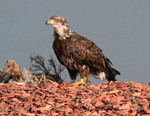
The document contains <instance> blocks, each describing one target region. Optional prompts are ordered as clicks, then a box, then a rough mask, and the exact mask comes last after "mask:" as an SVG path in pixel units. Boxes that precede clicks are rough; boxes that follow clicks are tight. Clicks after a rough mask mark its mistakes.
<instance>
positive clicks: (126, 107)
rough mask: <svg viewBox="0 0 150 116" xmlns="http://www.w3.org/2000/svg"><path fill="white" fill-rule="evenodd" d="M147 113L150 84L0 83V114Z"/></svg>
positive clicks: (82, 115) (76, 115)
mask: <svg viewBox="0 0 150 116" xmlns="http://www.w3.org/2000/svg"><path fill="white" fill-rule="evenodd" d="M62 115H64V116H99V115H101V116H149V115H150V85H144V84H140V83H134V82H118V81H116V82H110V83H103V84H99V85H78V86H77V85H75V86H74V85H71V84H68V83H66V82H63V83H62V84H61V85H58V84H57V83H54V82H47V83H44V84H41V85H36V86H35V85H34V86H33V85H30V84H22V85H19V84H18V83H17V82H12V83H7V84H4V83H0V116H62Z"/></svg>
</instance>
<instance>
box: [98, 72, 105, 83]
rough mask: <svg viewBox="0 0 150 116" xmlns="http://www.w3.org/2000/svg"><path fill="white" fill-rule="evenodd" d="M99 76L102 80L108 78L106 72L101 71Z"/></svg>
mask: <svg viewBox="0 0 150 116" xmlns="http://www.w3.org/2000/svg"><path fill="white" fill-rule="evenodd" d="M97 77H98V78H99V79H100V80H102V81H103V80H105V79H106V74H105V73H104V72H100V73H99V74H98V75H97Z"/></svg>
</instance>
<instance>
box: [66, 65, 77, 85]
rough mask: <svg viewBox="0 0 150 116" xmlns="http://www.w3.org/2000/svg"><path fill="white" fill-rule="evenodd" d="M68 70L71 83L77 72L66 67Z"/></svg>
mask: <svg viewBox="0 0 150 116" xmlns="http://www.w3.org/2000/svg"><path fill="white" fill-rule="evenodd" d="M67 70H68V72H69V75H70V78H71V82H70V84H71V83H74V82H75V80H76V76H77V72H76V71H73V70H70V69H69V68H67Z"/></svg>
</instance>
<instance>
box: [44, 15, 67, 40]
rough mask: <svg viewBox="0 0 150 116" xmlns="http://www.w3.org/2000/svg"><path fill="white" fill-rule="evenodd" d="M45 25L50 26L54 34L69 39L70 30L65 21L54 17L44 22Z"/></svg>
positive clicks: (58, 16) (59, 17) (56, 16)
mask: <svg viewBox="0 0 150 116" xmlns="http://www.w3.org/2000/svg"><path fill="white" fill-rule="evenodd" d="M45 24H46V25H50V24H51V25H52V26H53V27H54V31H55V33H57V34H58V35H59V36H61V37H63V38H64V37H69V35H70V34H69V33H70V29H69V26H68V23H67V21H66V19H65V18H64V17H62V16H60V15H54V16H52V17H51V18H50V19H48V20H47V21H46V22H45Z"/></svg>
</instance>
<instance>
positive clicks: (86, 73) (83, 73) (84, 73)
mask: <svg viewBox="0 0 150 116" xmlns="http://www.w3.org/2000/svg"><path fill="white" fill-rule="evenodd" d="M89 74H90V71H89V67H88V66H85V65H83V66H82V68H81V71H80V77H81V80H80V81H79V82H75V83H73V85H79V84H87V83H88V82H89ZM84 78H85V81H86V82H84Z"/></svg>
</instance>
